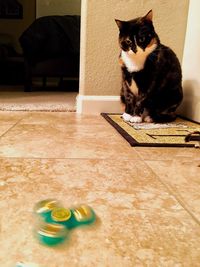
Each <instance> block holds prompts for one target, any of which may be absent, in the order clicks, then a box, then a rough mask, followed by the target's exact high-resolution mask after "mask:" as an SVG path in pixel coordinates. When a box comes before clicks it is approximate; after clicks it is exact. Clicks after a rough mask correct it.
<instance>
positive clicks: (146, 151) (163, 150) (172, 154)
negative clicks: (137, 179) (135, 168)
mask: <svg viewBox="0 0 200 267" xmlns="http://www.w3.org/2000/svg"><path fill="white" fill-rule="evenodd" d="M135 150H136V151H137V152H138V154H139V155H140V156H141V158H142V159H143V160H172V159H174V158H176V159H190V160H193V159H196V160H200V149H199V148H190V147H151V148H150V147H135Z"/></svg>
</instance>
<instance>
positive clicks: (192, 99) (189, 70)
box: [180, 0, 200, 122]
mask: <svg viewBox="0 0 200 267" xmlns="http://www.w3.org/2000/svg"><path fill="white" fill-rule="evenodd" d="M199 10H200V1H199V0H190V7H189V14H188V25H187V32H186V39H185V49H184V55H183V66H182V69H183V89H184V101H183V103H182V106H181V109H180V110H181V112H182V114H183V115H185V116H186V117H189V118H190V119H193V120H196V121H198V122H200V61H199V59H200V17H199Z"/></svg>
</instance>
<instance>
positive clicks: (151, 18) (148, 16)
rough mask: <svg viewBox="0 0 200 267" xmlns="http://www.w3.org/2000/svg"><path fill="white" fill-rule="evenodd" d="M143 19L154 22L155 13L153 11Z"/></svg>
mask: <svg viewBox="0 0 200 267" xmlns="http://www.w3.org/2000/svg"><path fill="white" fill-rule="evenodd" d="M143 18H144V19H145V20H148V21H152V20H153V11H152V9H151V10H150V11H149V12H148V13H147V14H146V15H145V16H144V17H143Z"/></svg>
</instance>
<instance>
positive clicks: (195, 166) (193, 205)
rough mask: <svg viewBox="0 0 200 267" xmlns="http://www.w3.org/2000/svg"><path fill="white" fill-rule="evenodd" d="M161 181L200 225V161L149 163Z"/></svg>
mask: <svg viewBox="0 0 200 267" xmlns="http://www.w3.org/2000/svg"><path fill="white" fill-rule="evenodd" d="M147 163H148V165H149V166H150V167H151V169H152V170H153V171H154V172H155V173H156V174H157V175H158V176H159V178H160V180H161V181H162V182H163V183H164V184H166V185H167V187H169V188H170V190H171V191H172V192H173V194H174V195H175V196H176V198H177V199H178V200H179V201H180V203H182V204H183V205H184V206H185V207H186V208H187V209H188V210H189V211H190V212H191V213H192V214H193V215H194V216H195V217H196V219H197V220H198V221H199V223H200V161H197V160H195V158H194V160H193V161H189V160H180V161H177V160H170V161H147Z"/></svg>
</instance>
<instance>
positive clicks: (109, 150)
mask: <svg viewBox="0 0 200 267" xmlns="http://www.w3.org/2000/svg"><path fill="white" fill-rule="evenodd" d="M0 157H25V158H27V157H37V158H131V159H139V157H138V155H137V153H136V152H135V151H134V149H133V148H131V147H130V146H129V144H127V142H126V141H125V140H124V139H122V138H121V136H120V135H117V134H116V133H115V131H114V129H112V128H110V127H105V128H104V127H102V126H100V125H94V126H90V125H89V126H88V125H85V126H84V125H82V124H80V125H79V124H78V125H76V124H73V125H66V126H63V125H47V124H18V125H16V126H15V127H13V128H12V129H11V130H10V131H9V132H7V133H6V135H5V136H3V137H2V138H1V139H0Z"/></svg>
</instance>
